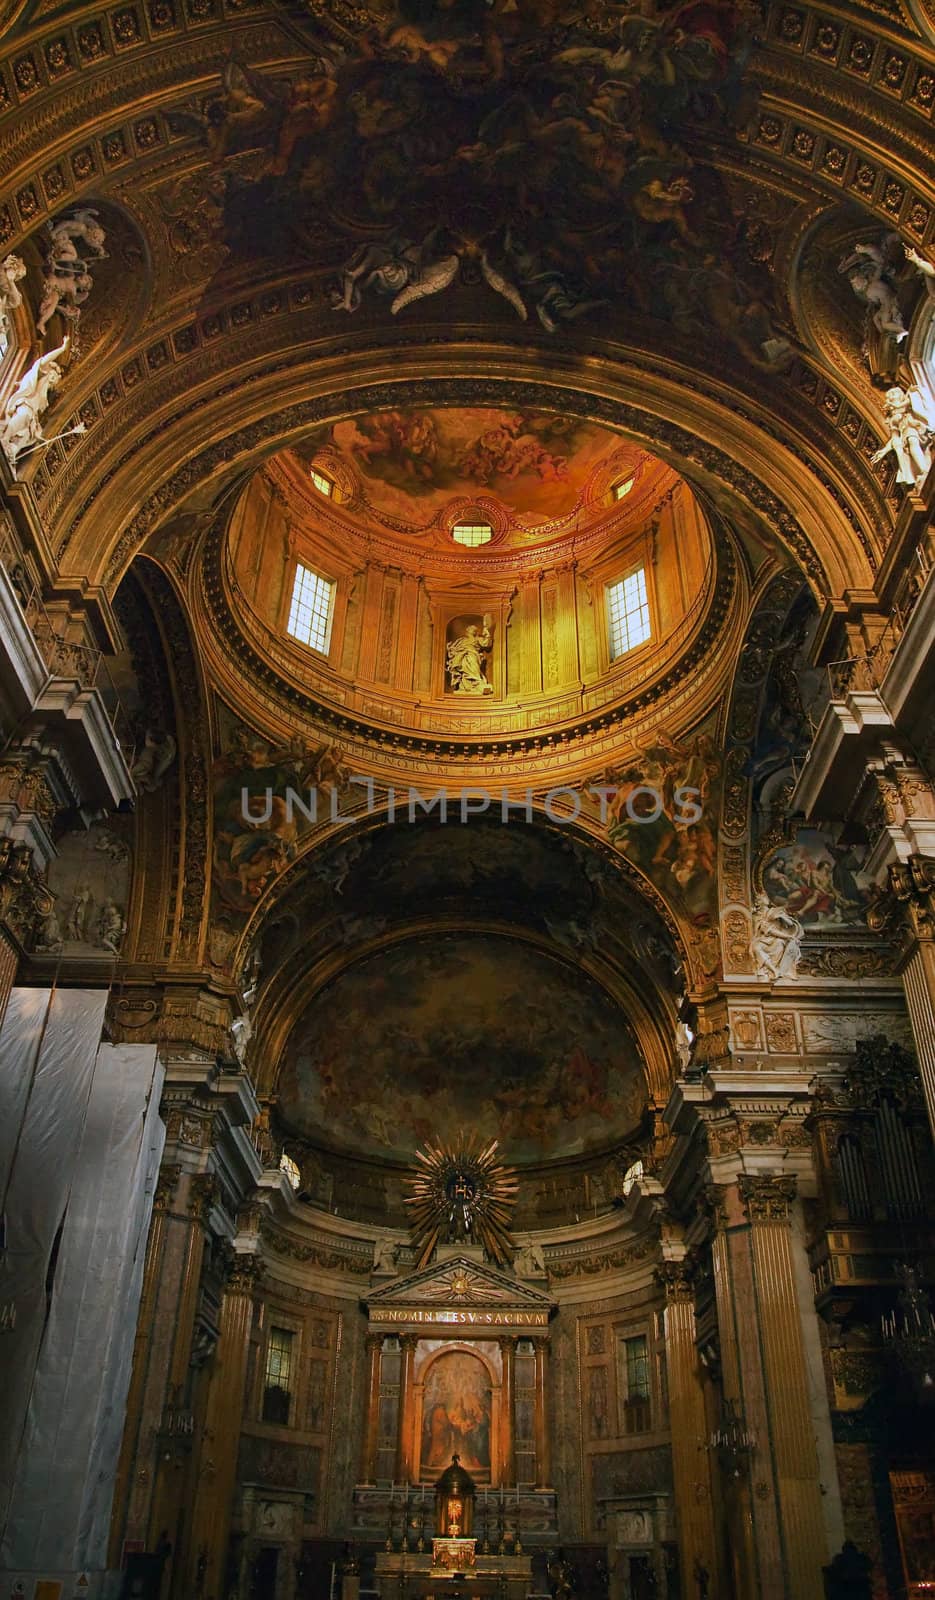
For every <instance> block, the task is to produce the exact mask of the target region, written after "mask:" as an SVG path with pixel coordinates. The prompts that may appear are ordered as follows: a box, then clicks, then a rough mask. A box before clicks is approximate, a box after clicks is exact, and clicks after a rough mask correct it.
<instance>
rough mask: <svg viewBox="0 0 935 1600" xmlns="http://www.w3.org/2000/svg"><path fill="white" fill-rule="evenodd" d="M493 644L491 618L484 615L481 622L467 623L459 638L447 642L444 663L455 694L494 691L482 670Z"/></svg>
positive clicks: (489, 692)
mask: <svg viewBox="0 0 935 1600" xmlns="http://www.w3.org/2000/svg"><path fill="white" fill-rule="evenodd" d="M492 648H493V618H492V617H490V616H485V617H484V621H483V626H482V627H480V628H479V627H478V626H477V624H476V622H471V623H469V624H468V626H467V628H466V629H465V631H464V633H463V634H462V635H461V637H460V638H459V639H452V640H451V643H450V644H449V645H448V650H447V654H446V665H447V668H448V677H449V680H450V682H451V687H452V689H453V690H454V692H455V694H472V695H475V694H476V695H481V694H493V684H492V683H489V682H488V679H487V673H486V671H485V668H486V665H487V657H488V655H489V654H490V651H491V650H492Z"/></svg>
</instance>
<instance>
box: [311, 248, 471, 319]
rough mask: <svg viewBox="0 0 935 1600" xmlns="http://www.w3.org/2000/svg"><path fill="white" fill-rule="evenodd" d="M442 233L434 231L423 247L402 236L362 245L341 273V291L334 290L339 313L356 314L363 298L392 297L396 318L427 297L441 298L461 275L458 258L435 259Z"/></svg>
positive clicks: (392, 310) (391, 304) (333, 302)
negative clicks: (369, 296)
mask: <svg viewBox="0 0 935 1600" xmlns="http://www.w3.org/2000/svg"><path fill="white" fill-rule="evenodd" d="M438 233H439V229H437V228H433V229H432V231H431V232H430V233H428V234H427V235H426V237H425V238H424V239H423V241H422V243H421V244H414V243H413V242H412V240H410V239H405V238H403V237H402V236H401V235H399V234H391V235H390V236H389V237H388V238H387V239H385V240H380V241H378V242H372V243H369V244H363V245H361V246H360V248H359V249H358V250H355V252H354V254H353V255H352V256H351V257H350V259H349V260H348V262H347V263H346V265H345V266H344V267H343V268H342V271H341V287H340V289H336V290H334V292H333V293H332V296H331V303H332V305H333V306H334V309H335V310H336V311H356V310H357V308H358V306H359V305H360V303H361V300H362V299H363V296H364V294H365V293H366V292H367V291H368V290H370V291H372V292H373V293H374V294H379V295H392V296H393V298H392V300H391V302H390V311H391V313H392V315H393V316H394V317H395V316H397V315H398V314H399V312H400V311H402V310H404V309H405V307H406V306H408V305H412V303H413V302H414V301H416V300H424V299H425V298H426V296H427V295H432V294H440V293H441V291H442V290H443V289H447V288H448V286H449V284H451V283H453V282H454V280H455V278H456V277H457V275H458V268H459V267H460V264H461V262H460V258H459V256H457V255H456V254H453V253H450V252H449V253H447V254H445V255H441V256H435V255H434V253H433V252H434V245H435V241H436V237H437V235H438Z"/></svg>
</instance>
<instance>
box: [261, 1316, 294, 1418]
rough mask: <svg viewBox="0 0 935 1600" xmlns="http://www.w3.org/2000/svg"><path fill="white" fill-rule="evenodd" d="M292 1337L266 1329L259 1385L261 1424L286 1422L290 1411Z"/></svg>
mask: <svg viewBox="0 0 935 1600" xmlns="http://www.w3.org/2000/svg"><path fill="white" fill-rule="evenodd" d="M294 1346H295V1334H294V1333H293V1332H292V1331H291V1330H290V1329H289V1328H270V1330H269V1343H268V1344H267V1346H266V1376H265V1379H264V1384H263V1421H264V1422H280V1423H287V1422H288V1421H289V1412H290V1410H291V1408H292V1366H293V1361H292V1357H293V1350H294Z"/></svg>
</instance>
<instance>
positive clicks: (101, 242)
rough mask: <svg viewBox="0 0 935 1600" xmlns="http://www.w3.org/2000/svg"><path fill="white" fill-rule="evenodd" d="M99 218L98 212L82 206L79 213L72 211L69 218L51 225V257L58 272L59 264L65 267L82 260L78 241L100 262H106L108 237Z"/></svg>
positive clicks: (62, 218) (60, 219) (61, 218)
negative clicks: (67, 264)
mask: <svg viewBox="0 0 935 1600" xmlns="http://www.w3.org/2000/svg"><path fill="white" fill-rule="evenodd" d="M97 217H98V214H97V212H96V211H92V210H91V209H90V208H89V207H88V206H80V207H79V208H78V210H77V211H72V212H71V214H70V215H69V216H67V217H60V218H59V220H58V221H57V222H52V223H50V224H49V236H50V240H51V243H50V247H49V255H50V258H51V260H52V262H53V264H54V265H55V268H56V270H59V263H62V265H64V264H66V263H68V262H71V263H75V262H79V261H80V260H81V257H80V256H79V254H78V247H77V244H76V242H75V241H76V240H78V239H80V240H81V242H82V244H85V245H86V246H87V247H88V249H89V250H91V251H92V252H93V254H94V255H95V256H97V259H98V260H99V261H103V260H104V258H105V256H106V255H107V251H106V250H105V249H104V246H105V244H106V243H107V235H106V233H105V232H104V229H103V228H102V227H101V224H100V223H99V222H98V220H97Z"/></svg>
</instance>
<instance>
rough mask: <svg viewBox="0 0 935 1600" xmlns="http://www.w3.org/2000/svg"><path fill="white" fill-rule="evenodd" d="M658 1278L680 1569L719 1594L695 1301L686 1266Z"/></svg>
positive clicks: (663, 1270)
mask: <svg viewBox="0 0 935 1600" xmlns="http://www.w3.org/2000/svg"><path fill="white" fill-rule="evenodd" d="M656 1278H657V1281H658V1282H659V1283H661V1285H662V1287H663V1289H664V1290H665V1296H666V1308H665V1314H664V1315H665V1349H666V1374H667V1378H668V1392H669V1426H670V1429H671V1432H672V1475H673V1479H674V1486H675V1505H676V1517H677V1528H678V1545H679V1563H680V1566H681V1570H682V1574H683V1578H684V1580H685V1582H686V1583H687V1584H690V1583H692V1582H694V1577H695V1574H696V1573H698V1574H699V1575H700V1571H701V1569H703V1570H704V1571H705V1572H707V1574H708V1578H709V1581H710V1585H711V1590H712V1592H713V1593H715V1594H717V1593H719V1592H720V1589H721V1584H720V1581H719V1577H718V1570H717V1569H718V1560H717V1535H716V1531H715V1523H714V1505H713V1501H712V1494H711V1466H710V1457H709V1455H708V1452H707V1450H706V1449H705V1445H706V1443H707V1431H708V1430H707V1418H706V1416H705V1402H704V1390H703V1387H702V1381H701V1373H700V1370H699V1365H698V1351H697V1347H696V1342H695V1297H694V1289H693V1284H692V1275H691V1270H690V1267H689V1264H688V1262H686V1261H685V1260H684V1259H682V1260H680V1261H666V1262H663V1264H662V1266H661V1267H659V1268H658V1269H657V1272H656Z"/></svg>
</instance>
